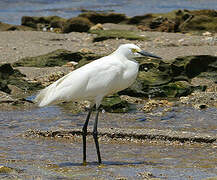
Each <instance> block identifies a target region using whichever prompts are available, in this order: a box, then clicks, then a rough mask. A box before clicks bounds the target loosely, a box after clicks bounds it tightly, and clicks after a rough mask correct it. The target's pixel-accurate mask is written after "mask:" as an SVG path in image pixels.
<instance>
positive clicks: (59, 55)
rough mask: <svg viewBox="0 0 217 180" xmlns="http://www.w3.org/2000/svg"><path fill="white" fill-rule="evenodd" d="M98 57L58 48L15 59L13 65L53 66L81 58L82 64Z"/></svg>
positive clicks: (78, 60)
mask: <svg viewBox="0 0 217 180" xmlns="http://www.w3.org/2000/svg"><path fill="white" fill-rule="evenodd" d="M99 57H101V56H99V55H95V54H93V53H82V52H71V51H68V50H64V49H58V50H55V51H53V52H50V53H47V54H44V55H40V56H36V57H26V58H23V59H20V60H18V61H16V62H15V63H14V64H13V66H15V67H16V66H26V67H53V66H62V65H65V64H66V63H67V62H70V61H75V62H80V61H82V60H83V61H84V62H83V63H82V65H84V64H86V63H87V62H89V61H91V60H95V59H98V58H99ZM79 66H81V64H78V65H77V66H76V67H79Z"/></svg>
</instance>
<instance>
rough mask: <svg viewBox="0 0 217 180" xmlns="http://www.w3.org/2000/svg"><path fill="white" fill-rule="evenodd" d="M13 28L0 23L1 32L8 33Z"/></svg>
mask: <svg viewBox="0 0 217 180" xmlns="http://www.w3.org/2000/svg"><path fill="white" fill-rule="evenodd" d="M11 27H12V25H11V24H6V23H3V22H0V31H7V30H8V29H9V28H11Z"/></svg>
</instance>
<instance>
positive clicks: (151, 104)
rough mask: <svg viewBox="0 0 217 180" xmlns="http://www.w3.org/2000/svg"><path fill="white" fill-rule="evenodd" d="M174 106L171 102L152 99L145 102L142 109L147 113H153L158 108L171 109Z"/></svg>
mask: <svg viewBox="0 0 217 180" xmlns="http://www.w3.org/2000/svg"><path fill="white" fill-rule="evenodd" d="M171 106H173V103H172V102H169V101H168V100H154V99H150V100H148V101H147V102H145V104H144V106H143V107H142V108H141V110H143V111H145V112H146V113H148V112H151V111H153V110H154V109H156V108H158V107H171Z"/></svg>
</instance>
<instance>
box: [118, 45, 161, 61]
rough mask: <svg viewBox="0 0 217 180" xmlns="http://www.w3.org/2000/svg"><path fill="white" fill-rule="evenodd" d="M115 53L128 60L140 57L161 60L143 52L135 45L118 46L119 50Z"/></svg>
mask: <svg viewBox="0 0 217 180" xmlns="http://www.w3.org/2000/svg"><path fill="white" fill-rule="evenodd" d="M116 52H117V53H120V54H122V55H123V56H125V57H126V58H128V59H131V58H135V57H140V56H147V57H153V58H157V59H162V58H161V57H159V56H156V55H154V54H152V53H149V52H146V51H143V50H142V49H140V47H139V46H137V45H135V44H123V45H120V46H119V48H118V49H117V50H116Z"/></svg>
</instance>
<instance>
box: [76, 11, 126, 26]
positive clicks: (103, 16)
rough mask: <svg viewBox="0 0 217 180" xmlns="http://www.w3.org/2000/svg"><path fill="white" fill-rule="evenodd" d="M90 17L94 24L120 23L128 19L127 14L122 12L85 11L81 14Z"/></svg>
mask: <svg viewBox="0 0 217 180" xmlns="http://www.w3.org/2000/svg"><path fill="white" fill-rule="evenodd" d="M79 17H84V18H87V19H89V20H90V21H91V22H92V23H93V24H98V23H101V24H103V23H120V22H123V21H125V20H127V17H126V15H125V14H120V13H97V12H85V13H82V14H80V15H79Z"/></svg>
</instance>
